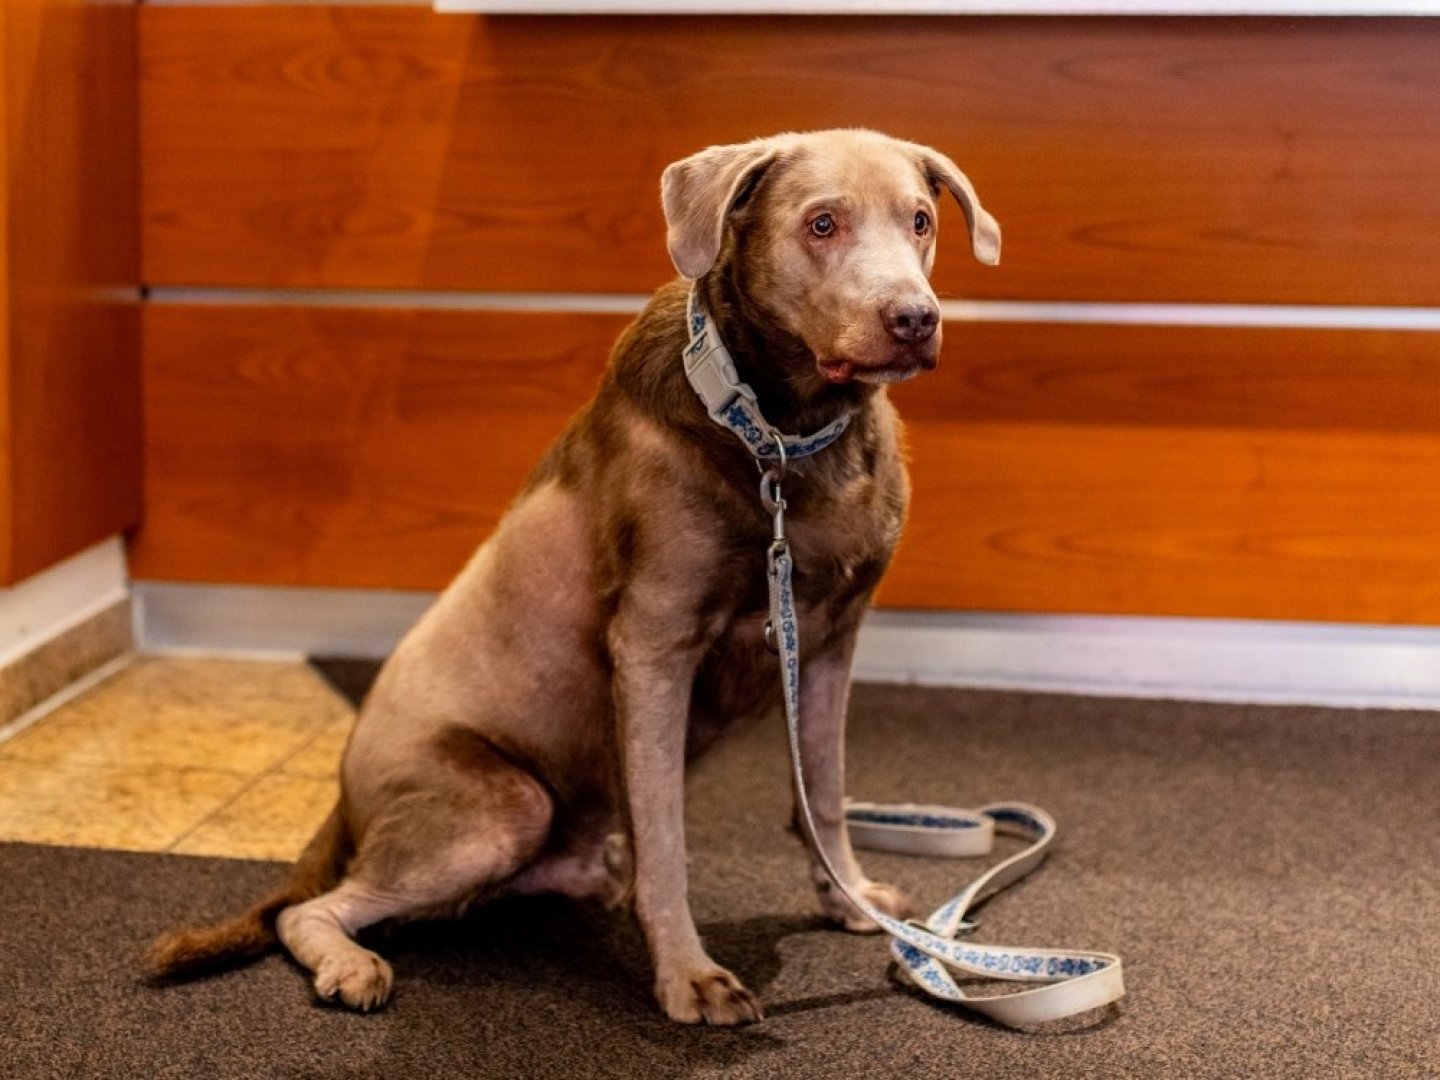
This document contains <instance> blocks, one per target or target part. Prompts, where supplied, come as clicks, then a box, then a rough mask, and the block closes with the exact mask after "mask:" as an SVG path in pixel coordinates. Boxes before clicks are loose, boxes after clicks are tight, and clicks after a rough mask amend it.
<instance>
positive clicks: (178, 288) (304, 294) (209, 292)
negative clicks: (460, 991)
mask: <svg viewBox="0 0 1440 1080" xmlns="http://www.w3.org/2000/svg"><path fill="white" fill-rule="evenodd" d="M146 299H147V301H148V302H149V303H152V304H173V305H183V304H191V305H211V304H213V305H231V306H245V305H254V306H281V307H316V308H346V307H353V308H406V309H416V308H418V309H428V310H432V311H543V312H554V313H565V314H581V313H596V312H599V313H605V314H620V315H633V314H636V313H638V312H639V311H640V309H641V308H642V307H644V306H645V303H646V301H647V300H648V299H649V297H648V296H646V295H643V294H640V293H558V292H556V293H551V292H514V293H506V292H463V291H448V290H431V289H408V290H407V289H276V288H213V287H203V286H186V285H165V286H155V287H152V288H150V289H148V290H147V291H146ZM940 311H941V314H942V315H943V316H944V317H945V318H946V319H947V320H951V321H954V322H1018V323H1023V322H1044V323H1080V324H1101V325H1114V326H1228V327H1237V326H1238V327H1256V328H1274V329H1328V330H1428V331H1434V330H1440V308H1428V307H1358V306H1357V307H1345V306H1325V305H1318V304H1317V305H1302V304H1185V303H1166V304H1157V303H1104V302H1088V301H1087V302H1072V301H1045V300H942V301H941V302H940Z"/></svg>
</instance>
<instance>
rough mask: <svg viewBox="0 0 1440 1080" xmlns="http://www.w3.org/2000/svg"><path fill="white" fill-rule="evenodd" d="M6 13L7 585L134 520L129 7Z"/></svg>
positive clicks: (32, 4) (135, 361)
mask: <svg viewBox="0 0 1440 1080" xmlns="http://www.w3.org/2000/svg"><path fill="white" fill-rule="evenodd" d="M5 7H6V11H5V15H4V22H3V24H0V26H3V33H4V37H3V42H0V47H3V51H4V57H5V63H4V66H3V69H0V71H3V77H0V95H3V97H0V108H3V111H4V113H5V120H4V125H3V131H4V145H3V154H0V156H3V157H4V159H5V167H4V169H3V171H0V178H3V181H4V196H3V198H0V206H3V209H4V216H5V226H4V229H3V231H0V236H3V238H4V241H5V242H4V247H3V250H0V263H3V265H4V271H3V273H0V282H3V284H4V300H3V301H0V306H3V307H4V308H5V310H6V316H5V320H4V321H5V324H6V331H7V332H6V334H5V337H4V339H3V340H0V374H3V379H0V381H3V384H4V389H3V390H0V408H3V409H4V411H5V413H6V421H5V424H4V425H3V426H0V438H3V442H4V450H3V452H0V462H3V461H4V460H6V458H7V457H8V470H7V478H8V480H7V483H6V484H0V523H3V524H4V530H5V532H6V535H7V543H6V544H5V545H3V546H0V554H3V555H4V559H3V562H0V583H4V582H13V581H15V580H17V579H19V578H22V577H26V576H28V575H29V574H31V573H34V572H36V571H38V570H41V569H44V568H45V567H47V566H49V565H51V564H53V563H55V562H57V561H59V560H60V559H62V558H64V557H66V556H68V555H71V554H74V553H75V552H77V551H79V550H81V549H82V548H84V547H87V546H89V545H90V544H92V543H94V542H96V541H98V540H101V539H104V538H105V537H107V536H113V535H115V534H116V533H118V532H120V531H122V530H123V529H125V528H128V527H129V526H131V525H133V524H135V523H136V521H137V520H138V519H139V512H140V506H139V502H140V391H139V353H140V345H139V310H138V309H139V300H138V292H137V286H138V284H139V252H138V239H139V229H138V198H139V196H138V191H137V181H136V165H137V149H136V123H137V120H136V112H137V109H136V101H135V92H136V91H135V88H136V79H137V75H136V59H135V51H136V36H135V35H136V31H135V7H134V5H133V4H128V3H113V2H90V0H7V3H6V5H5Z"/></svg>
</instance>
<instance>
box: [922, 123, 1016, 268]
mask: <svg viewBox="0 0 1440 1080" xmlns="http://www.w3.org/2000/svg"><path fill="white" fill-rule="evenodd" d="M918 149H919V151H920V164H921V166H922V167H923V168H924V169H925V174H926V176H927V177H928V178H929V180H930V184H931V186H932V187H934V188H936V189H937V190H938V189H939V188H940V186H941V185H942V184H943V185H944V186H945V187H947V188H949V189H950V194H951V195H954V196H955V201H956V202H958V203H959V204H960V209H961V210H964V211H965V224H966V225H968V226H969V227H970V250H971V251H973V252H974V253H975V258H977V259H979V260H980V261H981V262H982V263H984V264H985V265H986V266H995V265H997V264H998V263H999V262H1000V223H999V222H998V221H996V220H995V219H994V218H993V217H991V216H990V215H989V214H988V213H987V212H986V210H985V208H984V207H983V206H981V205H980V196H978V195H976V194H975V186H974V185H973V184H971V183H970V178H969V177H968V176H966V175H965V174H964V173H963V172H961V171H960V169H959V168H958V167H957V166H956V164H955V163H954V162H953V161H951V160H950V159H949V158H948V157H946V156H945V155H944V154H942V153H940V152H939V151H937V150H931V149H930V148H929V147H928V146H921V147H918Z"/></svg>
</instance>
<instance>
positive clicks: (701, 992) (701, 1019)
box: [655, 967, 764, 1027]
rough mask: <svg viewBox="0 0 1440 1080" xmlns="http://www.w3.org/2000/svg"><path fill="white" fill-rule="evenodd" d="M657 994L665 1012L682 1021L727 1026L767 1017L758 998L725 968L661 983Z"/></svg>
mask: <svg viewBox="0 0 1440 1080" xmlns="http://www.w3.org/2000/svg"><path fill="white" fill-rule="evenodd" d="M655 996H656V997H657V998H659V999H660V1007H661V1008H662V1009H664V1010H665V1015H666V1016H668V1017H670V1019H671V1020H678V1021H680V1022H681V1023H682V1024H710V1025H712V1026H714V1027H728V1026H731V1025H734V1024H750V1023H754V1022H755V1021H757V1020H762V1019H764V1012H763V1011H762V1010H761V1008H760V1001H759V999H758V998H756V997H755V995H754V994H752V993H751V992H750V991H749V990H747V989H745V986H744V984H742V983H741V982H740V980H739V979H737V978H736V977H735V976H734V975H732V974H730V972H728V971H726V970H725V969H724V968H718V967H717V968H713V969H711V970H709V971H702V972H698V973H690V974H688V975H684V976H681V977H678V978H676V979H673V980H670V981H668V982H660V983H658V984H657V985H656V987H655Z"/></svg>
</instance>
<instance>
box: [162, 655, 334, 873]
mask: <svg viewBox="0 0 1440 1080" xmlns="http://www.w3.org/2000/svg"><path fill="white" fill-rule="evenodd" d="M317 678H318V674H317ZM321 681H322V682H324V680H323V679H322V680H321ZM325 686H326V688H327V689H329V690H332V691H333V690H334V688H333V687H331V686H330V685H329V683H326V684H325ZM336 696H337V697H338V696H339V694H338V692H337V694H336ZM345 704H346V705H349V702H346V703H345ZM326 726H327V725H326V724H323V723H322V724H318V725H316V729H315V731H314V732H313V733H312V734H311V736H310V737H309V738H308V739H306V740H305V741H304V742H302V743H300V745H299V746H296V747H295V748H293V749H292V750H291V751H290V752H289V753H288V754H285V755H283V756H282V757H280V758H279V759H277V760H276V761H274V762H272V763H271V764H269V765H267V766H266V767H265V768H263V769H261V770H260V771H259V772H258V773H256V774H254V775H253V776H252V777H251V778H250V780H249V782H248V783H245V784H242V785H241V786H240V787H239V789H238V790H236V792H235V794H233V795H231V796H230V798H228V799H226V800H225V801H224V802H222V803H221V804H220V805H219V806H217V807H215V809H214V810H211V811H210V812H209V813H208V814H206V815H205V816H204V817H202V818H201V819H200V820H199V821H196V822H195V823H194V824H192V825H191V826H190V827H189V828H187V829H185V830H184V831H183V832H181V834H180V835H179V836H177V837H175V839H173V840H171V841H170V843H168V844H166V845H165V846H164V847H163V848H160V849H159V850H160V852H161V853H162V854H165V855H174V854H176V851H175V848H176V847H178V846H179V845H180V844H183V843H184V842H185V841H186V840H188V839H189V838H190V837H192V836H194V835H195V834H196V833H197V832H199V831H200V829H201V828H203V827H204V826H205V825H207V824H209V823H210V822H211V821H213V820H215V818H217V817H219V816H220V815H221V814H223V813H224V812H225V811H226V810H229V809H230V808H231V807H232V806H234V805H235V804H236V803H237V802H239V801H240V800H241V799H242V798H244V797H245V796H246V795H248V794H249V793H250V792H252V791H254V790H255V789H256V788H257V787H259V786H260V782H261V781H262V780H264V779H266V778H267V777H271V776H279V775H281V774H282V773H283V770H284V768H285V766H286V765H287V764H288V763H289V762H291V761H293V760H295V758H297V757H299V756H300V755H301V754H302V753H304V752H305V751H306V750H308V749H309V748H310V747H311V746H312V745H313V744H314V743H315V742H317V741H318V740H319V738H320V736H321V735H323V734H324V733H325V728H326ZM224 857H225V858H238V857H239V856H234V855H227V856H224Z"/></svg>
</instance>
